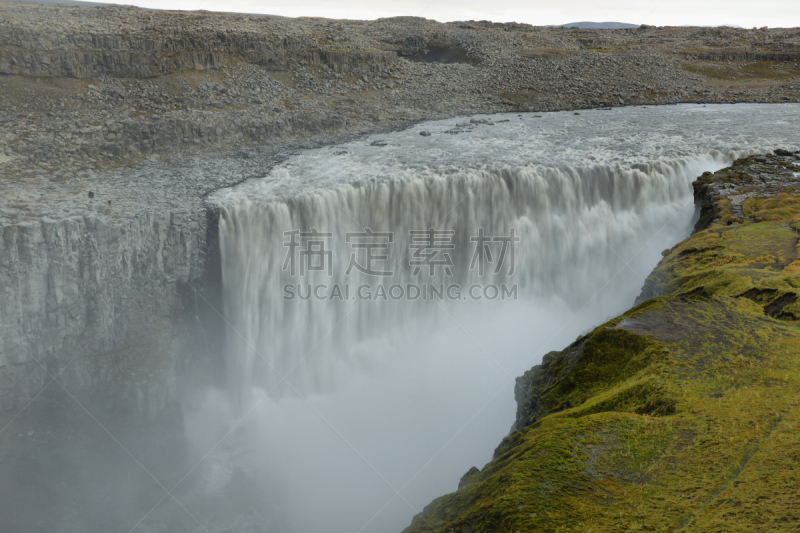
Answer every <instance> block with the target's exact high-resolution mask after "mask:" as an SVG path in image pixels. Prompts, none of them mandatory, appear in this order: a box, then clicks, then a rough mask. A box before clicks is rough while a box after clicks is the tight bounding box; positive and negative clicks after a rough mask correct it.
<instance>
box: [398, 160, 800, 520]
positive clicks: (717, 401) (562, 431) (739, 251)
mask: <svg viewBox="0 0 800 533" xmlns="http://www.w3.org/2000/svg"><path fill="white" fill-rule="evenodd" d="M734 171H735V169H733V170H730V171H729V172H728V173H727V174H726V173H723V174H721V175H717V176H716V178H715V179H720V177H721V176H729V177H730V179H734V180H735V179H736V178H735V177H732V176H733V175H734V174H735V172H734ZM704 178H705V180H706V181H709V180H710V179H711V177H710V175H707V176H705V177H704ZM706 184H707V183H706ZM698 185H699V186H702V185H703V183H699V184H698ZM720 201H721V200H720ZM726 201H727V200H726ZM743 209H744V212H745V215H746V216H747V217H750V218H752V220H745V221H742V220H740V219H738V218H736V217H733V215H732V214H731V213H730V209H729V210H728V211H727V212H725V213H722V214H723V216H722V217H721V219H720V220H719V221H718V222H714V223H711V224H710V225H709V227H708V228H707V229H704V230H702V231H699V232H697V233H695V234H694V235H693V236H692V237H690V238H688V239H686V240H685V241H684V242H682V243H681V244H679V245H678V246H676V247H675V248H673V249H672V250H668V251H666V252H665V257H664V259H663V260H662V262H661V263H660V264H659V266H658V268H657V269H656V270H655V271H654V272H653V274H652V276H651V281H658V284H659V286H660V288H661V290H662V292H665V294H664V295H662V296H659V297H657V298H653V299H650V300H648V301H647V302H644V303H643V304H641V305H639V306H638V307H636V308H634V309H632V310H630V311H629V312H627V313H625V314H624V315H622V316H620V317H618V318H616V319H614V320H611V321H610V322H608V323H606V324H603V325H601V326H600V327H598V328H596V329H595V330H594V331H593V332H591V333H590V334H588V335H586V336H585V337H581V338H579V339H578V340H576V342H575V343H573V344H572V345H571V346H570V347H568V348H566V349H565V350H563V351H561V352H553V353H550V354H548V355H547V356H546V357H545V359H544V361H543V363H542V365H541V366H539V367H535V368H534V369H532V370H530V371H528V372H527V373H526V374H525V375H524V376H522V377H521V378H518V384H519V385H518V386H519V387H521V388H522V390H525V391H528V392H529V393H530V396H529V398H528V399H527V401H526V403H525V406H526V407H527V409H528V413H529V416H528V418H527V420H525V421H523V425H525V426H526V427H524V428H523V429H522V430H520V431H516V432H514V433H512V434H511V435H509V436H508V437H507V438H506V439H504V441H503V442H502V443H501V445H500V446H499V447H498V448H497V451H496V453H495V459H494V460H493V461H491V462H490V463H488V464H487V465H486V466H485V467H484V468H483V469H482V470H481V471H477V470H473V471H471V473H470V474H469V476H467V477H466V478H465V480H464V483H463V485H462V487H461V488H460V489H459V490H458V491H457V492H455V493H453V494H450V495H447V496H443V497H441V498H438V499H437V500H435V501H434V502H432V503H431V504H430V505H429V506H428V507H426V508H425V510H424V512H423V513H421V514H420V515H418V516H417V517H415V519H414V521H413V522H412V524H411V526H410V527H409V528H408V529H407V530H406V532H407V533H411V532H441V533H451V532H452V533H463V532H466V531H469V532H470V533H479V532H501V531H502V532H512V533H513V532H531V531H537V532H538V531H553V532H556V531H564V532H567V531H569V532H572V531H580V532H587V533H588V532H593V533H597V532H601V531H608V532H612V531H613V532H618V531H702V532H706V531H707V532H721V531H725V532H740V531H741V532H745V531H797V530H800V433H798V431H797V428H798V422H800V411H798V409H797V408H798V406H800V327H798V326H800V324H798V323H797V322H795V321H796V320H797V319H798V318H800V304H798V303H796V294H797V291H799V290H800V261H798V250H797V247H798V235H797V233H796V229H798V228H800V225H799V224H798V221H796V220H795V217H797V216H798V215H800V196H798V195H796V190H794V189H793V188H788V189H787V190H786V191H785V192H784V193H782V194H779V195H777V196H773V197H771V198H750V199H748V200H746V201H745V203H744V204H743ZM731 217H733V218H731ZM729 223H730V225H729Z"/></svg>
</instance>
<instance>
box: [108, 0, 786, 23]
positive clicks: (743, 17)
mask: <svg viewBox="0 0 800 533" xmlns="http://www.w3.org/2000/svg"><path fill="white" fill-rule="evenodd" d="M106 1H108V0H106ZM113 3H119V4H134V5H137V6H140V7H149V8H159V9H207V10H209V11H238V12H243V13H265V14H272V15H284V16H289V17H301V16H318V17H328V18H348V19H375V18H379V17H392V16H397V15H413V16H423V17H426V18H431V19H436V20H439V21H443V22H446V21H451V20H470V19H474V20H491V21H494V22H510V21H516V22H527V23H529V24H534V25H546V24H564V23H567V22H578V21H584V20H588V21H594V22H605V21H614V22H628V23H631V24H642V23H644V24H653V25H657V26H668V25H670V26H682V25H702V26H718V25H721V24H731V25H738V26H742V27H745V28H752V27H754V26H758V27H761V26H770V27H798V26H800V1H798V0H762V1H757V2H756V1H752V0H711V1H708V0H706V1H703V0H623V1H619V0H560V1H558V2H552V1H550V2H544V1H541V0H540V1H535V0H531V1H519V0H492V1H487V0H433V1H431V0H404V1H397V2H387V1H375V0H274V1H259V0H166V1H164V0H137V1H135V2H130V1H127V2H126V1H114V2H113Z"/></svg>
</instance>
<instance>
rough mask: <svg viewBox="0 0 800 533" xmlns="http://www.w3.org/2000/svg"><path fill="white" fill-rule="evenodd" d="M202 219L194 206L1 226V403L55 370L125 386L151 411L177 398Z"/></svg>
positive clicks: (62, 375)
mask: <svg viewBox="0 0 800 533" xmlns="http://www.w3.org/2000/svg"><path fill="white" fill-rule="evenodd" d="M201 224H202V222H201V221H199V220H197V219H196V218H194V217H193V216H192V215H190V214H189V213H186V212H162V213H142V214H139V215H136V216H133V217H131V218H130V219H127V220H122V221H120V220H114V219H112V218H110V217H107V216H104V215H103V214H101V213H92V214H89V215H87V216H84V217H80V218H70V219H66V220H60V221H58V222H56V221H53V220H48V219H42V220H34V221H30V222H20V223H15V224H4V225H0V294H2V295H3V297H2V298H0V339H2V342H0V409H9V408H13V407H15V406H21V405H24V404H25V403H26V402H27V401H29V400H30V399H31V398H32V397H33V396H34V395H36V394H37V393H38V392H39V391H40V390H41V389H42V387H43V386H44V385H45V384H46V383H47V382H48V381H49V380H50V379H51V378H53V377H58V378H59V381H61V382H62V383H64V384H66V386H69V385H71V384H74V385H75V386H76V387H77V388H76V389H75V390H78V389H83V390H89V389H95V390H102V389H103V388H104V387H108V386H111V385H114V384H126V390H125V392H124V395H125V396H127V399H128V400H129V401H128V403H129V406H131V405H136V406H137V408H138V409H139V411H140V412H141V413H142V414H144V415H146V416H149V417H152V416H154V415H155V414H156V413H157V412H158V411H159V410H161V409H163V408H164V407H165V404H166V402H167V399H168V398H170V397H174V393H173V392H171V391H170V389H171V388H172V389H174V365H175V358H174V357H173V356H172V355H170V354H171V353H174V352H175V351H176V348H177V347H176V345H175V342H176V341H177V339H178V337H179V333H180V331H179V330H180V329H181V327H182V326H181V324H180V315H181V312H180V310H181V307H182V305H183V304H182V302H181V301H180V293H179V287H181V286H182V285H186V284H188V283H190V282H192V281H195V280H197V279H198V278H199V277H200V276H201V274H202V271H203V255H202V250H203V248H204V245H205V243H204V242H203V239H202V236H204V235H205V231H204V228H203V227H201Z"/></svg>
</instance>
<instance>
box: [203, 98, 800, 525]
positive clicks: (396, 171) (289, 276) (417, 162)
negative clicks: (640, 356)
mask: <svg viewBox="0 0 800 533" xmlns="http://www.w3.org/2000/svg"><path fill="white" fill-rule="evenodd" d="M798 109H799V108H798V106H794V105H785V106H777V105H776V106H770V105H758V106H756V105H735V106H733V105H732V106H712V107H705V106H699V105H683V106H675V107H659V108H624V109H614V110H610V111H602V110H595V111H582V112H580V114H579V115H577V114H573V113H571V112H570V113H553V114H545V115H543V116H541V117H540V116H535V115H531V114H525V115H517V114H508V115H493V116H479V117H471V118H460V119H452V120H445V121H439V122H432V123H425V124H420V125H418V126H416V127H414V128H411V129H409V130H407V131H402V132H397V133H392V134H386V135H381V136H373V137H370V138H368V139H365V140H359V141H356V142H353V143H349V144H345V145H339V146H331V147H326V148H323V149H318V150H311V151H306V152H303V153H300V154H297V155H295V156H293V157H291V158H290V159H288V160H287V161H285V162H284V163H282V164H280V165H279V166H277V167H276V168H273V169H272V170H270V171H269V173H268V174H267V175H265V176H264V177H263V178H258V179H251V180H249V181H248V182H246V183H244V184H242V185H240V186H238V187H236V188H234V189H231V190H225V191H220V192H219V193H217V194H215V195H214V197H213V198H212V201H214V202H216V203H217V204H219V205H220V206H221V213H222V216H221V220H220V243H221V244H220V246H221V255H222V263H223V285H224V305H225V309H224V313H225V316H226V320H227V322H228V329H227V331H226V337H227V344H228V347H227V354H226V365H227V378H228V388H227V390H209V391H207V392H206V393H205V394H204V395H203V397H202V401H201V402H200V405H199V406H197V407H196V408H193V410H192V411H191V412H190V413H188V415H187V434H188V436H189V438H190V440H191V442H192V443H193V445H194V451H195V452H196V454H197V455H198V457H202V456H203V455H205V454H206V453H208V451H209V450H212V451H211V453H210V455H209V456H208V457H207V459H206V460H205V461H204V463H203V465H202V466H201V467H200V468H201V469H203V470H204V477H203V479H204V482H203V483H204V484H203V488H202V490H203V491H205V492H206V493H207V494H208V495H212V496H213V494H215V493H220V494H222V493H223V492H224V491H225V490H227V489H226V487H230V485H231V484H232V483H237V482H236V481H235V480H236V479H237V476H241V475H242V473H244V474H243V475H245V477H248V478H250V479H252V480H254V481H252V484H253V487H254V488H252V489H251V491H255V492H256V493H257V494H258V496H257V497H256V498H255V501H259V502H262V504H263V507H260V508H259V509H258V511H257V512H255V514H254V515H253V517H250V518H243V517H241V516H240V517H239V518H238V519H237V520H239V522H237V524H238V525H236V524H224V523H222V521H221V519H220V521H219V523H216V524H212V525H214V526H215V527H217V526H218V529H221V528H224V527H231V528H233V530H236V531H238V530H239V529H241V530H242V531H244V530H247V529H246V527H255V526H254V524H255V523H256V522H259V521H264V522H266V523H268V524H270V525H269V526H268V530H274V531H283V530H285V531H293V532H320V531H326V532H360V531H392V530H395V531H399V530H401V529H402V528H403V527H405V526H406V525H407V524H408V523H409V522H410V520H411V517H412V516H413V515H414V514H416V513H417V512H420V511H421V510H422V507H423V506H424V505H425V504H427V503H428V502H429V501H430V500H431V499H432V498H434V497H436V496H439V495H441V494H444V493H446V492H451V491H453V490H455V489H456V487H457V484H458V480H459V478H460V476H461V475H462V474H463V473H465V472H466V471H467V470H468V469H469V468H470V467H472V466H477V467H479V468H480V467H482V466H483V465H484V464H485V463H486V462H487V461H489V460H490V459H491V455H492V451H493V448H494V446H496V445H497V444H499V442H500V440H501V439H502V437H503V436H504V435H505V434H506V433H507V432H508V430H509V427H510V426H511V424H512V422H513V420H514V413H515V404H514V394H513V387H514V380H513V378H514V377H516V376H518V375H520V374H521V373H522V372H523V371H525V370H526V369H528V368H530V367H531V366H532V365H534V364H537V363H538V362H539V361H540V359H541V357H542V355H543V354H544V353H546V352H547V351H550V350H557V349H561V348H563V347H564V346H565V345H566V344H568V343H569V342H571V341H572V340H573V339H574V338H575V337H576V336H577V335H578V334H580V333H581V332H584V331H586V330H587V329H589V328H592V327H594V326H596V325H597V324H599V323H601V322H602V321H603V320H604V319H607V318H610V317H612V316H615V315H616V314H619V313H620V312H622V311H624V310H626V309H627V308H629V307H630V306H631V304H632V303H633V300H634V298H635V297H636V296H637V294H638V292H639V290H640V289H641V286H642V284H643V282H644V279H645V277H646V276H647V275H648V273H649V272H650V270H652V268H653V267H654V266H655V265H656V263H657V262H658V259H659V258H660V252H661V251H662V250H663V249H664V248H668V247H671V246H672V245H674V244H675V243H677V242H679V241H680V240H681V239H683V238H684V237H685V236H686V235H688V233H689V231H690V229H691V225H692V222H693V215H694V205H693V199H692V189H691V182H692V181H693V180H694V179H695V178H696V177H697V176H699V175H700V174H702V173H703V172H705V171H714V170H717V169H719V168H722V167H724V166H727V165H728V164H730V163H731V162H732V161H733V160H734V159H735V158H737V157H741V156H744V155H749V154H753V153H759V152H763V151H767V150H773V149H775V148H780V147H783V148H794V149H797V147H798V145H800V136H798V133H800V115H799V114H798V113H797V111H798ZM576 115H577V116H576ZM421 132H425V133H426V134H424V135H421V134H420V133H421ZM428 133H429V134H430V135H427V134H428ZM225 435H227V437H226V438H224V439H223V440H222V442H221V443H220V438H222V437H223V436H225ZM251 496H252V494H251ZM248 521H249V522H248ZM242 524H245V525H242ZM247 524H250V525H247ZM236 528H239V529H236Z"/></svg>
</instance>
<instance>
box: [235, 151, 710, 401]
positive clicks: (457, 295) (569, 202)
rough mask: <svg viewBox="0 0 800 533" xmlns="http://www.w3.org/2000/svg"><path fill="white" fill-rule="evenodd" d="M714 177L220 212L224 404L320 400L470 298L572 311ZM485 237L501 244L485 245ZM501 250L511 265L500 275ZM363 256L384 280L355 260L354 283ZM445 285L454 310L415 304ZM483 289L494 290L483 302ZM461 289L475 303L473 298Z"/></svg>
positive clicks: (461, 183)
mask: <svg viewBox="0 0 800 533" xmlns="http://www.w3.org/2000/svg"><path fill="white" fill-rule="evenodd" d="M719 166H723V161H721V160H720V159H719V158H714V157H711V156H708V157H695V158H691V159H675V160H671V161H670V160H660V161H655V162H652V163H647V164H636V165H629V166H623V165H621V164H619V163H616V164H611V165H602V164H595V165H586V166H573V167H566V166H562V167H545V166H539V165H523V166H503V167H497V168H492V167H491V166H483V167H482V168H475V169H470V168H466V169H457V170H453V169H447V170H446V171H438V172H437V171H430V170H428V171H426V172H421V173H420V175H411V176H409V175H403V176H401V177H391V176H389V177H387V178H386V179H373V180H367V181H353V182H350V183H341V184H335V185H333V186H330V187H325V188H319V189H313V190H306V191H303V192H301V193H300V194H298V195H296V196H283V197H271V196H269V195H267V196H266V197H261V198H253V197H248V196H243V197H239V198H237V199H236V200H235V201H229V202H228V203H227V204H226V205H224V206H223V207H222V209H221V218H220V246H221V252H222V263H223V286H224V295H225V299H224V302H225V315H226V317H227V320H228V321H229V325H230V329H229V331H228V333H227V342H228V352H227V358H228V359H227V365H228V366H227V368H228V379H229V385H230V389H231V391H232V392H233V394H234V396H235V399H236V401H237V402H239V403H241V402H242V401H243V397H244V395H245V394H246V392H247V391H248V390H249V389H250V388H251V387H253V386H257V387H261V388H264V389H265V390H267V391H268V392H269V393H270V394H271V395H273V396H275V397H280V396H282V395H285V394H288V393H290V392H291V393H296V394H300V395H307V394H313V393H321V392H328V391H330V390H332V389H333V388H334V387H335V382H336V379H335V374H336V372H335V367H336V366H337V365H341V364H346V365H355V366H362V367H363V366H369V364H370V361H369V359H370V358H376V357H380V354H378V353H367V354H364V353H362V352H360V351H359V350H357V349H355V348H354V347H356V346H358V345H359V343H360V342H362V341H366V340H369V339H371V338H376V337H381V336H385V335H389V334H390V333H391V332H392V331H396V330H397V328H401V329H402V328H403V327H409V328H413V331H418V330H419V328H425V327H426V324H427V325H428V327H430V326H429V325H430V324H431V323H432V322H433V321H435V320H436V319H437V317H440V316H441V315H442V314H446V313H448V309H452V308H453V307H455V306H458V305H465V304H475V302H474V301H473V298H472V295H473V294H474V295H475V296H477V297H481V300H483V303H481V302H478V304H477V305H487V304H488V303H489V302H486V300H490V299H492V296H495V293H497V292H501V291H502V294H501V296H505V297H509V298H513V297H518V298H522V299H530V298H537V297H546V296H558V297H560V298H562V299H563V300H564V301H565V302H567V303H568V304H571V305H573V306H578V305H580V303H581V301H582V300H583V299H584V298H585V297H586V295H591V294H593V293H595V292H596V291H597V290H598V289H600V288H601V287H602V286H603V285H604V284H605V283H607V281H608V280H609V279H610V278H612V277H613V276H614V275H615V274H616V273H618V272H619V271H620V269H624V268H626V262H627V261H629V260H630V259H631V258H632V257H634V256H635V255H636V253H637V252H638V251H639V250H640V249H641V247H642V246H643V245H644V244H645V243H646V242H647V240H648V239H649V238H652V237H653V236H654V235H655V234H657V233H658V232H659V231H660V230H661V229H662V228H664V226H666V225H668V224H670V223H672V222H674V221H675V219H676V215H677V214H678V213H679V212H680V211H681V210H682V209H683V210H684V216H683V217H681V218H683V220H680V221H679V223H680V224H682V225H684V226H685V225H686V223H687V220H685V208H686V206H687V205H691V203H692V195H691V186H690V184H691V181H692V180H693V179H694V178H695V177H696V176H697V175H698V174H699V173H701V172H702V170H705V169H707V168H709V167H719ZM481 228H482V229H481ZM367 229H369V230H370V231H371V232H373V234H383V236H382V239H379V238H377V237H373V238H372V239H371V241H370V242H372V243H374V244H378V243H381V244H380V246H377V247H376V248H375V249H373V250H372V251H366V250H364V249H363V247H362V248H358V247H354V243H355V242H357V240H356V238H355V237H354V236H353V234H359V233H361V234H362V235H363V234H364V233H365V232H366V230H367ZM430 229H434V230H435V231H436V232H441V233H436V235H437V236H439V237H441V238H440V241H439V242H437V244H446V245H448V246H449V248H447V249H441V250H439V251H438V252H434V251H433V250H432V249H425V250H422V251H419V249H420V246H419V242H420V240H419V235H421V234H419V233H418V234H413V235H412V234H411V233H410V232H413V231H424V230H428V231H430ZM312 230H315V231H316V232H317V234H318V235H317V236H313V237H312V236H309V237H307V238H306V239H305V241H304V240H303V239H301V238H300V235H299V234H298V233H297V232H298V231H299V232H305V233H306V234H310V232H311V231H312ZM293 231H294V232H295V235H294V237H293V236H292V233H291V232H293ZM481 232H482V234H483V235H484V236H486V238H487V239H488V238H489V237H498V240H496V241H486V239H484V241H482V242H479V241H478V240H477V239H478V238H479V235H481ZM512 232H513V235H514V237H515V239H514V241H515V242H514V243H513V258H512V257H511V253H510V252H511V247H512V243H510V239H509V237H510V236H511V235H512ZM348 233H350V234H351V238H350V239H349V240H350V242H347V240H348V239H347V234H348ZM319 235H324V236H319ZM425 237H426V238H427V236H425ZM504 237H505V238H506V242H507V244H508V247H507V250H506V254H505V257H504V262H505V264H504V265H502V268H500V269H498V268H497V264H498V262H499V259H500V255H501V253H502V245H503V238H504ZM293 239H294V241H295V242H296V243H297V245H296V246H294V247H293V245H292V240H293ZM517 239H518V240H517ZM390 240H391V242H389V241H390ZM304 242H305V243H306V244H304ZM422 242H423V243H424V244H430V243H431V241H430V240H426V241H422ZM483 242H488V244H486V246H487V247H488V249H489V252H488V253H489V254H490V255H491V254H494V255H491V258H492V259H493V260H494V262H493V263H487V264H485V265H484V269H483V272H482V275H481V272H480V269H479V268H478V267H479V266H480V265H479V264H477V260H476V258H475V252H476V248H477V247H478V245H479V244H483ZM308 243H317V245H316V248H314V247H311V248H309V244H308ZM319 243H321V244H319ZM306 249H308V250H316V251H318V252H323V251H324V252H325V253H327V254H328V255H325V256H323V255H322V254H321V253H319V254H317V256H316V257H315V258H314V257H311V254H310V253H309V254H306V256H305V257H304V258H303V259H304V260H305V262H306V263H308V261H312V262H313V260H314V259H316V260H317V261H316V263H315V264H316V265H317V266H318V267H324V268H323V269H322V270H311V269H308V270H307V271H305V272H304V273H302V275H301V272H300V270H301V267H303V266H304V265H303V264H299V265H298V264H295V265H294V266H295V273H294V275H292V272H291V267H292V265H291V264H290V263H292V261H297V260H298V258H297V257H296V252H298V251H302V250H306ZM368 253H371V254H372V255H373V257H381V258H385V259H381V260H380V261H378V260H375V261H374V262H373V263H372V264H371V265H368V266H374V267H375V268H374V269H370V268H362V270H368V271H369V270H371V271H372V272H375V271H380V272H389V271H391V272H392V274H393V275H391V276H375V275H369V274H368V273H365V272H363V271H361V270H359V269H358V268H355V267H353V268H350V271H349V273H348V272H347V271H348V267H350V266H351V265H350V263H351V261H353V260H355V263H356V264H357V265H358V264H360V265H361V266H362V267H364V265H365V264H366V263H367V262H368V261H367V256H366V254H368ZM354 254H355V255H354ZM426 254H428V255H426ZM431 254H434V255H435V257H437V258H439V261H440V262H439V263H436V265H435V268H434V269H433V272H431V271H430V268H429V267H428V266H423V267H422V268H419V272H414V270H415V265H414V263H416V264H417V265H418V264H419V263H420V262H422V263H424V261H422V259H424V258H425V257H429V256H430V255H431ZM415 255H416V256H417V259H414V256H415ZM289 256H293V257H289ZM420 258H422V259H420ZM323 259H324V260H323ZM478 259H481V260H482V261H485V260H488V259H489V257H486V256H484V257H479V258H478ZM473 260H475V261H476V262H473ZM430 262H435V261H429V263H430ZM512 262H513V272H512V271H511V267H512V264H511V263H512ZM323 263H325V264H323ZM470 266H472V267H473V268H470ZM446 267H449V270H450V271H449V272H447V270H448V269H447V268H446ZM414 274H417V275H414ZM642 274H644V275H646V272H645V273H642ZM409 285H414V286H418V287H422V288H423V291H422V292H423V294H422V295H420V296H419V297H418V298H416V299H414V300H413V301H408V299H409V298H408V297H409V296H410V295H413V294H411V293H416V292H417V291H415V290H413V289H409ZM453 285H454V286H456V287H458V288H459V289H460V292H458V291H456V290H455V289H454V290H452V291H451V294H450V295H449V296H451V297H448V294H446V293H445V294H443V295H442V296H439V294H438V293H436V292H434V293H433V294H432V297H431V298H427V296H431V295H429V294H426V293H425V288H426V287H427V288H430V287H431V286H433V287H434V290H435V289H436V288H438V287H442V288H443V291H442V292H446V291H447V290H448V287H450V286H453ZM287 286H288V287H289V289H287V288H286V287H287ZM362 286H367V288H366V289H364V290H362V291H361V293H357V289H358V288H359V287H362ZM379 286H382V287H383V289H384V291H385V292H387V293H389V294H381V293H380V288H379ZM392 286H394V289H392V291H389V289H390V288H391V287H392ZM487 286H494V287H497V289H489V290H488V293H487V294H483V292H482V290H483V288H484V287H487ZM334 287H338V288H339V293H336V292H335V291H334ZM469 287H475V288H474V290H473V293H472V294H470V293H468V290H469ZM309 291H311V294H309ZM315 292H316V294H315ZM376 293H377V294H376ZM465 299H466V300H469V302H464V300H465ZM499 299H500V298H499V297H496V298H495V300H499Z"/></svg>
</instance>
